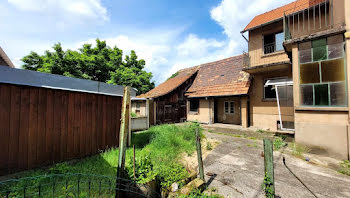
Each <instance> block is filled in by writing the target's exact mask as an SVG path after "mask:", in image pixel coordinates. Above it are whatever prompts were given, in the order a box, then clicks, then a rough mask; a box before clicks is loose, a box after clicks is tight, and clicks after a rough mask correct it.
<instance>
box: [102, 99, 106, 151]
mask: <svg viewBox="0 0 350 198" xmlns="http://www.w3.org/2000/svg"><path fill="white" fill-rule="evenodd" d="M102 99H103V102H102V117H103V119H102V131H103V132H102V148H106V145H107V143H106V139H107V98H106V96H102Z"/></svg>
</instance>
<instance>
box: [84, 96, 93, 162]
mask: <svg viewBox="0 0 350 198" xmlns="http://www.w3.org/2000/svg"><path fill="white" fill-rule="evenodd" d="M91 103H92V102H91V94H86V133H85V140H86V142H85V149H86V152H87V153H86V154H87V155H91V154H92V149H91V145H92V144H91V142H92V139H91V138H92V134H91V133H90V132H89V131H90V130H91V122H92V120H91V114H92V108H91Z"/></svg>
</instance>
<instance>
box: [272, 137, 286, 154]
mask: <svg viewBox="0 0 350 198" xmlns="http://www.w3.org/2000/svg"><path fill="white" fill-rule="evenodd" d="M286 145H287V143H285V142H284V141H283V139H282V138H280V137H277V138H275V139H274V140H273V148H274V150H276V151H278V150H280V149H281V148H282V147H284V146H286Z"/></svg>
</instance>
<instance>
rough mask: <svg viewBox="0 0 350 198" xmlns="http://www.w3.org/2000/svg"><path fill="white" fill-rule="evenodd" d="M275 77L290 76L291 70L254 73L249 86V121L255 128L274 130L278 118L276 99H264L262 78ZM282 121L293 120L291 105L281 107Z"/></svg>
mask: <svg viewBox="0 0 350 198" xmlns="http://www.w3.org/2000/svg"><path fill="white" fill-rule="evenodd" d="M275 77H288V78H292V71H290V70H289V69H288V70H280V71H269V72H264V73H259V74H254V78H253V81H252V84H251V86H250V91H249V96H250V119H251V120H250V123H251V125H252V126H254V127H256V128H261V129H265V130H271V131H276V130H277V121H278V120H279V114H278V106H277V101H276V100H264V79H267V78H275ZM281 114H282V116H283V121H294V109H293V107H283V108H281Z"/></svg>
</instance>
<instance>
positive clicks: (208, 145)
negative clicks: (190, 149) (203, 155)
mask: <svg viewBox="0 0 350 198" xmlns="http://www.w3.org/2000/svg"><path fill="white" fill-rule="evenodd" d="M207 150H208V151H211V150H213V146H212V145H211V144H210V142H207Z"/></svg>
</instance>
